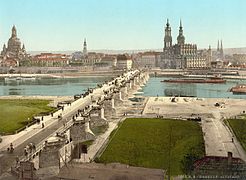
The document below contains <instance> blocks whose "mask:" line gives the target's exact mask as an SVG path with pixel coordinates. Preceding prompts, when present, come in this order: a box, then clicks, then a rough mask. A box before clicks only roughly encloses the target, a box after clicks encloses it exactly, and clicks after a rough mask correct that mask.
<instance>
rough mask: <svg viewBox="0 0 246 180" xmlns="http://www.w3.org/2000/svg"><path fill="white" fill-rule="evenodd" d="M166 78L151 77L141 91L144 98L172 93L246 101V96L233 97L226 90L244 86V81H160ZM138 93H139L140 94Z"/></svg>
mask: <svg viewBox="0 0 246 180" xmlns="http://www.w3.org/2000/svg"><path fill="white" fill-rule="evenodd" d="M165 79H170V78H166V77H151V78H150V79H149V81H148V82H147V84H146V86H145V87H144V88H143V90H141V91H142V92H143V94H142V95H144V96H166V95H167V94H172V92H176V93H181V94H182V95H183V96H184V95H185V96H194V97H200V98H228V97H229V98H237V99H246V95H233V94H232V92H229V91H228V90H229V89H230V88H231V87H233V86H235V85H237V84H246V80H231V79H227V81H226V83H225V84H206V83H167V82H161V81H162V80H165ZM141 91H140V92H141Z"/></svg>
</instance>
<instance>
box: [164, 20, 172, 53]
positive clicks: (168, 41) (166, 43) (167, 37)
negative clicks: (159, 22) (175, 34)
mask: <svg viewBox="0 0 246 180" xmlns="http://www.w3.org/2000/svg"><path fill="white" fill-rule="evenodd" d="M171 47H172V35H171V27H170V24H169V21H168V19H167V24H166V28H165V37H164V49H163V50H166V49H170V48H171Z"/></svg>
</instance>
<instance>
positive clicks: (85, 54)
mask: <svg viewBox="0 0 246 180" xmlns="http://www.w3.org/2000/svg"><path fill="white" fill-rule="evenodd" d="M83 56H87V43H86V39H84V46H83Z"/></svg>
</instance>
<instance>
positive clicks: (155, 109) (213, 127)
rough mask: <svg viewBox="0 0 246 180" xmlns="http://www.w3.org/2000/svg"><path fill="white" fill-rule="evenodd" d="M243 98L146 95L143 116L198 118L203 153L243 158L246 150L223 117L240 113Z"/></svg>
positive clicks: (244, 103) (245, 159)
mask: <svg viewBox="0 0 246 180" xmlns="http://www.w3.org/2000/svg"><path fill="white" fill-rule="evenodd" d="M245 107H246V100H243V99H226V98H189V97H177V98H172V97H150V98H149V100H148V102H147V104H146V107H145V109H144V112H143V116H145V117H156V116H157V115H158V116H163V117H165V118H172V119H182V120H187V119H188V118H191V119H192V118H193V119H194V118H200V120H201V126H202V130H203V136H204V140H205V149H206V155H207V156H224V157H226V156H227V152H232V153H233V156H234V157H239V158H241V159H242V160H244V161H246V153H245V151H244V150H243V148H242V146H241V145H240V143H239V142H238V141H237V140H236V138H234V141H232V138H233V137H234V134H232V132H231V131H230V129H229V128H228V127H227V126H226V124H225V123H224V119H229V118H231V117H235V116H237V115H239V114H243V112H245V110H246V108H245Z"/></svg>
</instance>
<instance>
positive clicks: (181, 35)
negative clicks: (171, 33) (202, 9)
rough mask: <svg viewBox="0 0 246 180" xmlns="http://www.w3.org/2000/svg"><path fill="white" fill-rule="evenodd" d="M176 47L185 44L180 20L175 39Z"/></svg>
mask: <svg viewBox="0 0 246 180" xmlns="http://www.w3.org/2000/svg"><path fill="white" fill-rule="evenodd" d="M177 42H178V45H183V44H184V43H185V37H184V35H183V27H182V21H181V20H180V25H179V35H178V37H177Z"/></svg>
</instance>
